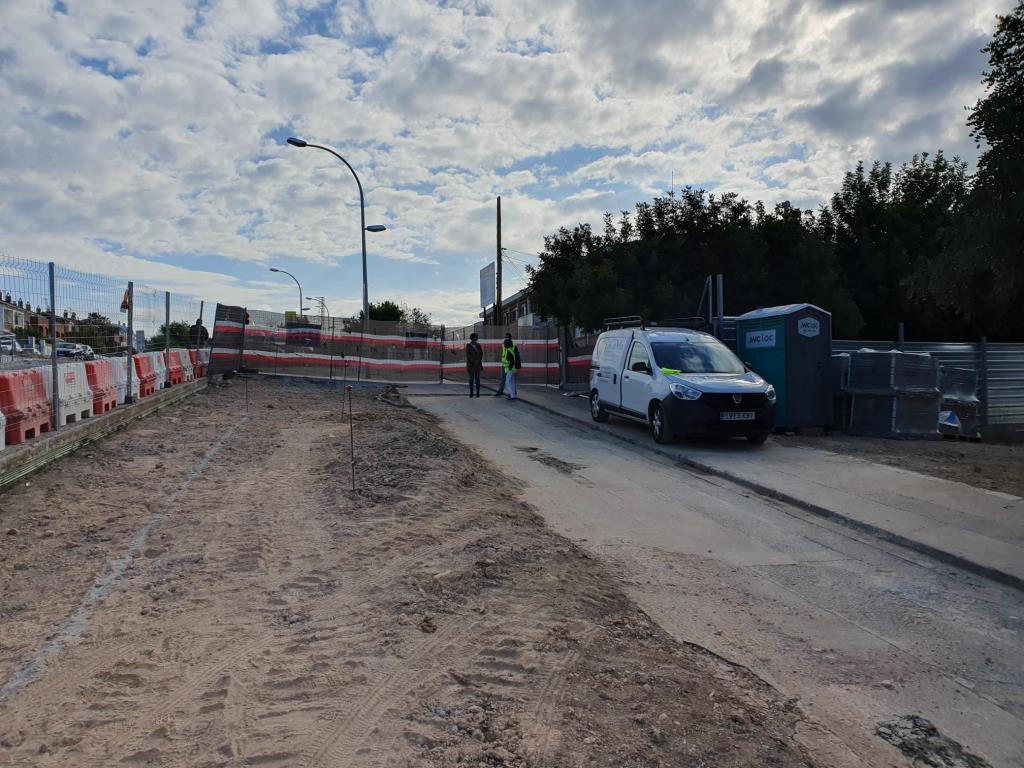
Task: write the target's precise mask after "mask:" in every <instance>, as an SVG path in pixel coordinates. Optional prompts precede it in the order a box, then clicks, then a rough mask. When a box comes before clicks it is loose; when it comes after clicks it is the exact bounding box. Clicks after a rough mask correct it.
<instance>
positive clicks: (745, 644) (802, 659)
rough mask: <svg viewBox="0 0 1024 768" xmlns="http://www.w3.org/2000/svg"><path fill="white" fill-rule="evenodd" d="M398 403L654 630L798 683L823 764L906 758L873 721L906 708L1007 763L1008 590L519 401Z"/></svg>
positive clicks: (1014, 681)
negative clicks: (606, 575) (579, 554)
mask: <svg viewBox="0 0 1024 768" xmlns="http://www.w3.org/2000/svg"><path fill="white" fill-rule="evenodd" d="M413 402H414V404H416V405H417V406H419V407H421V408H424V409H426V410H428V411H430V412H432V413H434V414H436V415H438V416H440V417H442V418H443V419H444V420H445V422H446V424H447V426H448V428H449V429H450V430H451V431H452V432H453V433H454V434H455V435H456V436H457V437H459V438H460V439H461V440H463V441H465V442H467V443H469V444H471V445H472V446H474V447H475V448H477V449H478V450H480V451H481V452H482V453H483V454H484V455H485V456H487V457H488V458H490V459H492V460H493V461H494V462H495V463H497V464H499V465H500V466H501V467H502V468H503V469H504V470H505V471H506V472H508V473H509V474H511V475H512V476H514V477H517V478H520V479H521V481H522V489H521V490H522V493H523V496H524V498H525V499H526V500H527V501H529V502H530V503H532V504H534V505H535V506H536V507H537V508H538V509H539V510H540V511H541V512H542V513H543V515H544V516H545V517H546V519H547V520H548V522H549V523H550V524H551V525H552V526H553V527H554V528H555V529H556V530H558V531H559V532H562V533H565V534H567V535H568V536H570V537H572V538H573V539H575V540H577V541H579V542H583V543H584V545H585V546H586V547H589V548H590V549H591V551H593V552H594V553H595V554H597V555H599V556H600V557H602V558H604V559H606V560H607V561H610V562H611V563H613V564H614V565H615V566H617V569H618V572H619V574H620V578H621V579H622V580H623V582H624V583H625V584H626V585H627V588H628V591H629V594H630V596H631V597H633V598H634V599H635V600H637V601H638V602H639V603H640V605H641V606H642V607H643V608H644V609H645V610H646V611H647V612H648V613H649V614H650V615H651V616H652V617H653V618H654V619H655V620H657V621H658V622H659V623H660V624H661V625H662V626H664V627H665V628H666V629H667V630H668V631H669V632H671V633H673V634H674V635H676V636H677V637H678V638H679V639H682V640H685V641H689V642H693V643H697V644H700V645H702V646H706V647H707V648H709V649H711V650H712V651H714V652H716V653H719V654H721V655H722V656H724V657H726V658H729V659H730V660H733V661H735V662H738V663H741V664H744V665H746V666H748V667H750V668H751V669H752V670H754V671H755V672H756V673H757V674H759V675H760V676H762V677H763V678H765V679H766V680H768V681H770V682H771V683H773V684H774V685H776V686H777V687H778V688H780V689H781V690H782V691H784V692H785V693H786V694H787V695H791V696H794V697H798V698H799V701H800V705H801V706H802V707H803V708H804V710H805V711H806V712H807V713H808V714H809V715H810V717H811V720H812V722H813V721H817V722H818V723H820V725H821V728H816V727H815V726H813V725H812V726H810V727H808V729H807V730H806V731H805V732H804V733H803V734H802V738H803V740H804V741H805V743H807V744H808V745H809V746H810V747H811V748H812V749H817V750H818V757H819V759H820V760H821V761H822V763H823V764H826V765H837V766H842V765H872V766H889V765H900V764H905V758H903V757H902V756H901V755H900V754H899V753H898V752H897V751H896V750H895V749H894V748H892V747H891V746H889V745H888V744H887V743H885V742H884V741H883V740H882V739H880V738H879V737H878V736H876V735H875V733H874V731H875V728H876V725H877V724H878V723H879V722H881V721H887V720H891V719H893V718H897V717H901V716H905V715H912V714H914V715H922V716H924V717H926V718H928V719H929V720H931V721H932V722H933V723H934V724H935V725H936V726H937V727H938V728H939V730H940V731H941V732H942V733H943V734H944V735H945V736H947V737H950V738H952V739H955V740H957V741H959V742H961V743H962V744H964V745H965V747H967V748H968V749H969V750H971V751H972V752H974V753H975V754H978V755H981V756H983V757H984V758H985V759H986V760H988V761H989V762H990V763H991V765H993V766H1014V765H1018V766H1019V765H1024V722H1022V719H1024V669H1022V661H1021V660H1022V659H1024V595H1022V594H1021V593H1020V592H1018V591H1015V590H1013V589H1012V588H1009V587H1004V586H1001V585H998V584H995V583H992V582H988V581H986V580H984V579H982V578H979V577H975V576H972V575H970V574H966V573H963V572H958V571H956V570H955V569H953V568H951V567H950V566H947V565H943V564H941V563H937V562H935V561H931V560H929V559H928V558H926V557H923V556H916V555H913V554H911V553H909V552H908V551H907V550H904V549H902V548H899V547H897V546H894V545H889V544H885V543H883V542H880V541H878V540H876V539H874V538H873V537H871V536H869V535H866V534H860V533H857V532H855V531H852V530H850V529H848V528H844V527H840V526H837V525H833V524H831V523H829V522H827V521H825V520H823V519H821V518H818V517H815V516H812V515H809V514H807V513H803V512H801V511H800V510H797V509H794V508H790V507H787V506H785V505H782V504H779V503H776V502H773V501H770V500H766V499H764V498H761V497H758V496H756V495H754V494H752V493H751V492H750V491H748V490H746V489H744V488H742V487H739V486H735V485H732V484H730V483H728V482H726V481H722V480H719V479H717V478H714V477H710V476H703V475H700V474H697V473H695V472H693V471H691V470H687V469H685V468H683V467H682V466H680V465H677V464H676V463H675V462H673V461H672V460H670V459H668V458H667V457H664V456H659V455H656V454H654V453H650V452H648V451H646V450H645V449H643V448H639V447H634V446H630V445H627V444H624V443H623V442H621V441H619V440H616V439H614V438H612V437H610V436H607V435H605V434H602V433H600V432H595V431H593V430H589V429H586V428H585V427H584V426H583V425H580V424H578V423H575V422H573V421H571V420H568V419H559V418H557V417H554V416H552V415H550V414H548V413H545V412H543V411H540V410H539V409H536V408H533V407H531V406H529V405H527V404H525V403H509V402H507V401H505V400H504V399H501V400H498V399H495V398H491V397H483V398H480V399H479V400H475V399H474V400H470V399H469V398H465V397H414V398H413ZM755 450H756V449H755ZM836 737H837V738H838V744H837V738H836Z"/></svg>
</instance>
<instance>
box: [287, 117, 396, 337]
mask: <svg viewBox="0 0 1024 768" xmlns="http://www.w3.org/2000/svg"><path fill="white" fill-rule="evenodd" d="M288 143H289V144H291V145H292V146H293V147H299V148H300V149H302V148H304V147H313V148H314V149H322V150H323V151H324V152H329V153H330V154H332V155H334V156H335V157H336V158H338V159H339V160H340V161H341V162H343V163H344V164H345V167H346V168H348V169H349V170H350V171H351V172H352V177H353V178H354V179H355V180H356V186H357V187H359V227H360V231H359V235H360V237H361V238H362V244H363V331H364V332H365V331H366V323H367V322H368V321H369V319H370V298H369V297H370V293H369V289H368V288H367V280H366V233H367V232H383V231H384V230H386V229H387V227H385V226H384V225H383V224H371V225H370V226H366V201H365V199H364V198H363V185H362V182H360V181H359V175H358V174H357V173H356V170H355V168H353V167H352V166H351V165H349V162H348V160H346V159H345V158H344V157H342V156H341V155H339V154H338V153H337V152H335V151H334V150H333V149H331V148H330V147H325V146H323V145H321V144H310V143H309V142H307V141H303V140H302V139H297V138H295V137H294V136H292V137H290V138H289V139H288Z"/></svg>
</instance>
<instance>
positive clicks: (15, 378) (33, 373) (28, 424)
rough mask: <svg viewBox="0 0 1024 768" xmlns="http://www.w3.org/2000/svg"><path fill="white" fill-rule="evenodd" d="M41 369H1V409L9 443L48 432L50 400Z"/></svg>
mask: <svg viewBox="0 0 1024 768" xmlns="http://www.w3.org/2000/svg"><path fill="white" fill-rule="evenodd" d="M43 382H44V379H43V371H42V370H41V369H39V368H33V369H30V370H27V371H0V410H2V411H3V413H4V416H6V417H7V427H6V430H5V432H6V437H7V443H8V444H9V445H17V444H18V443H23V442H25V441H26V440H29V439H31V438H33V437H38V436H39V435H41V434H42V433H43V432H49V431H50V401H49V399H48V398H47V396H46V386H45V384H44V383H43Z"/></svg>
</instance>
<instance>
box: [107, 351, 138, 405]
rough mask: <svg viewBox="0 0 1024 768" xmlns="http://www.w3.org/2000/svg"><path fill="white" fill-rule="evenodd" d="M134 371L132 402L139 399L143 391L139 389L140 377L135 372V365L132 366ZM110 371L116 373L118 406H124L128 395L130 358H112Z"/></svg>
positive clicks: (115, 384)
mask: <svg viewBox="0 0 1024 768" xmlns="http://www.w3.org/2000/svg"><path fill="white" fill-rule="evenodd" d="M131 365H132V366H133V370H132V393H131V397H132V400H133V401H134V400H138V399H139V393H140V392H141V389H140V387H139V375H138V374H137V373H136V372H135V370H134V365H135V363H134V362H133V363H132V364H131ZM110 370H111V371H113V372H114V387H115V388H116V389H117V404H118V405H124V401H125V397H126V396H127V394H128V358H127V357H112V358H110Z"/></svg>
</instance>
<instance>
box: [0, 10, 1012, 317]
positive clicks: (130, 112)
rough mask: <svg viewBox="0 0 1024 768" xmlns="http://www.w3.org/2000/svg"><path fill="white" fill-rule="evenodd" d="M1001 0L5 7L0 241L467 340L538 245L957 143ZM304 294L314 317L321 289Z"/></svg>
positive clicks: (0, 48) (180, 285)
mask: <svg viewBox="0 0 1024 768" xmlns="http://www.w3.org/2000/svg"><path fill="white" fill-rule="evenodd" d="M1012 5H1013V2H1012V0H770V1H769V0H643V1H642V2H641V1H640V0H633V1H630V0H573V1H565V2H563V1H561V0H514V2H513V1H508V2H483V1H482V0H480V1H476V2H474V1H472V0H461V1H460V0H447V1H441V2H426V1H425V0H362V1H361V2H356V1H353V2H345V1H342V2H319V0H244V1H243V0H235V1H225V2H218V1H217V0H194V1H192V2H182V1H180V0H159V1H158V2H148V1H147V0H132V2H130V3H125V2H123V0H88V1H87V2H76V1H75V0H58V1H57V2H38V1H37V0H0V254H2V255H5V256H7V257H15V258H22V259H36V260H41V261H50V260H52V261H56V262H57V263H59V264H63V265H65V266H67V267H71V268H75V269H81V270H85V271H89V272H95V273H98V274H104V275H112V276H115V277H118V278H123V279H126V280H127V279H134V280H136V281H139V282H141V283H145V284H147V285H152V286H155V287H157V288H160V289H166V290H171V291H176V292H185V293H190V294H192V295H195V296H199V297H201V298H204V299H206V300H207V301H220V302H222V303H229V304H239V305H243V306H248V307H250V308H256V309H272V310H277V311H284V310H287V309H294V308H295V305H296V304H297V303H298V290H297V288H296V286H295V284H294V283H293V282H292V281H291V280H290V279H288V278H287V277H286V276H284V275H281V274H274V273H271V272H270V271H269V268H270V267H277V268H280V269H284V270H288V271H289V272H291V273H293V274H294V275H295V276H296V277H297V278H298V279H299V280H300V281H301V282H302V285H303V292H304V293H306V294H307V295H311V296H324V297H325V298H326V304H327V307H328V308H329V310H330V311H331V313H332V314H335V315H350V314H353V313H354V312H356V311H358V309H359V307H360V306H361V296H362V289H361V279H362V269H361V258H360V254H361V250H360V226H359V193H358V189H357V187H356V184H355V180H354V179H353V178H352V175H351V173H350V172H349V171H348V169H347V168H345V167H344V166H343V165H342V164H341V163H340V162H338V161H337V160H336V159H335V158H333V157H332V156H331V155H329V154H327V153H325V152H322V151H320V150H316V149H312V148H306V149H297V148H294V147H290V146H288V145H287V144H286V143H285V139H286V138H287V137H288V136H298V137H301V138H303V139H305V140H307V141H309V142H312V143H317V144H323V145H327V146H330V147H333V148H334V149H335V150H336V151H338V152H339V153H340V154H341V155H342V156H344V157H345V159H346V160H348V161H349V163H351V165H352V166H353V167H354V168H355V169H356V172H357V173H358V174H359V177H360V180H361V182H362V185H363V190H364V192H365V200H366V222H367V224H383V225H385V226H386V227H387V231H385V232H381V233H368V234H367V251H368V273H369V292H370V300H371V301H380V300H382V299H392V300H395V301H399V302H405V303H408V304H410V305H413V306H419V307H421V308H423V309H424V310H426V311H428V312H430V313H431V314H432V315H433V317H434V320H435V321H436V322H444V323H447V324H450V325H451V324H463V323H470V322H473V320H474V319H475V318H476V316H477V313H478V312H479V307H478V304H479V271H480V269H481V268H482V267H483V266H485V265H486V264H487V263H488V262H489V261H491V260H493V258H494V254H495V198H496V197H497V196H498V195H500V196H501V197H502V244H503V245H504V246H506V247H507V248H508V249H509V252H508V255H509V257H510V260H511V261H512V263H510V264H509V266H508V267H507V268H506V270H505V285H504V294H505V296H508V295H509V294H510V293H511V292H512V290H514V289H516V288H519V287H521V286H522V285H523V284H524V278H523V265H524V264H526V263H530V262H531V261H535V259H534V258H533V255H534V254H536V253H537V252H538V251H539V250H541V249H542V248H543V238H544V236H545V235H546V234H550V233H552V232H554V231H555V230H557V229H558V228H559V227H561V226H567V227H572V226H574V225H575V224H577V223H579V222H589V223H591V224H593V225H594V226H599V225H600V223H601V217H602V215H603V213H604V212H605V211H612V212H618V211H621V210H631V209H632V208H633V206H634V204H635V203H636V202H637V201H640V200H645V199H650V198H651V197H653V196H655V195H659V194H663V193H665V192H666V191H668V190H669V189H670V188H671V187H672V186H673V184H674V186H675V187H676V188H679V187H681V186H683V185H690V186H694V187H700V188H704V189H707V190H709V191H712V192H737V193H739V194H740V195H742V196H744V197H746V198H748V199H750V200H756V199H759V200H764V201H765V202H766V203H767V204H773V203H775V202H779V201H782V200H789V201H791V202H792V203H793V204H794V205H798V206H800V207H804V208H816V207H817V206H818V205H820V204H821V203H822V202H823V201H825V200H827V199H828V197H829V196H830V195H831V193H832V192H833V191H835V190H836V189H837V188H838V186H839V185H840V183H841V181H842V176H843V173H844V172H845V171H846V170H849V169H851V168H853V167H854V166H855V165H856V163H857V162H858V161H860V160H863V161H866V162H868V163H870V162H871V161H873V160H876V159H877V160H888V161H892V162H894V163H897V164H898V163H901V162H904V161H907V160H909V159H910V157H911V156H912V155H913V154H914V153H916V152H922V151H929V152H935V151H936V150H939V149H942V150H944V151H945V152H946V153H947V154H949V155H958V156H960V157H962V158H963V159H965V160H967V161H968V162H969V163H970V164H971V165H972V166H973V164H974V162H975V160H976V157H977V148H976V147H975V146H974V143H973V141H972V140H971V139H970V136H969V134H968V131H967V128H966V126H965V119H966V117H967V113H966V111H965V109H964V108H965V106H967V105H972V104H974V103H975V101H976V100H977V99H978V98H979V97H980V96H981V95H982V93H983V90H982V86H981V82H980V80H981V73H982V72H983V70H984V68H985V64H986V60H985V57H984V54H982V53H981V52H980V50H981V48H983V47H984V46H985V44H986V43H987V41H988V39H989V36H990V34H991V32H992V30H993V29H994V26H995V16H996V14H997V13H1002V12H1007V11H1009V10H1010V8H1011V6H1012ZM306 304H307V305H308V302H306Z"/></svg>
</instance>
